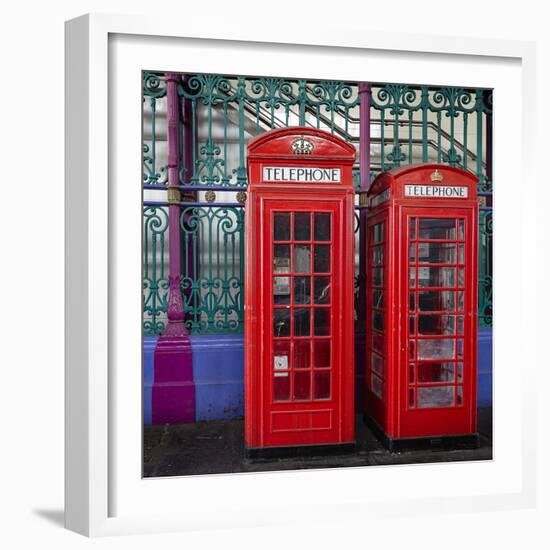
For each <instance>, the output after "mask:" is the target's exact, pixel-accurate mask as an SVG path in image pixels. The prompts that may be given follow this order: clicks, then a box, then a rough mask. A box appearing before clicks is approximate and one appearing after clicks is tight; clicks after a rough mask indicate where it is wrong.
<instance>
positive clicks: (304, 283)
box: [294, 277, 311, 304]
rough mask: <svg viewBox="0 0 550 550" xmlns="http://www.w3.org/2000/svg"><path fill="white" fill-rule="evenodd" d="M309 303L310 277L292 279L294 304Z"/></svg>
mask: <svg viewBox="0 0 550 550" xmlns="http://www.w3.org/2000/svg"><path fill="white" fill-rule="evenodd" d="M310 301H311V277H294V303H295V304H309V303H310Z"/></svg>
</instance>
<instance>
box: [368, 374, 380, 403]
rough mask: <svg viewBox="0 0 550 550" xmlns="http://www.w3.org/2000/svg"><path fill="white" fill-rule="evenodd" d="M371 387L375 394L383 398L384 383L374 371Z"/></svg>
mask: <svg viewBox="0 0 550 550" xmlns="http://www.w3.org/2000/svg"><path fill="white" fill-rule="evenodd" d="M370 385H371V388H372V392H373V393H374V395H376V396H377V397H378V398H379V399H382V389H383V383H382V380H380V378H378V376H376V375H375V374H374V373H373V374H372V375H371V384H370Z"/></svg>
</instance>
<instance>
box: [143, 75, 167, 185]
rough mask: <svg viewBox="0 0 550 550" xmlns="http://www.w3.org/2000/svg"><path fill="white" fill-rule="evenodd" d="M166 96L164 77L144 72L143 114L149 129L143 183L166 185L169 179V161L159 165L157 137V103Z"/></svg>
mask: <svg viewBox="0 0 550 550" xmlns="http://www.w3.org/2000/svg"><path fill="white" fill-rule="evenodd" d="M164 97H166V83H165V82H164V78H163V77H162V76H161V75H158V74H155V73H147V72H146V73H144V75H143V104H144V107H143V116H144V127H145V126H147V130H146V129H145V128H144V143H143V183H144V184H145V185H166V183H167V181H168V166H167V164H168V163H167V161H166V162H165V163H164V164H163V165H160V166H159V159H158V139H157V135H158V126H157V104H158V102H159V101H163V98H164ZM149 118H150V122H149ZM164 130H165V129H164ZM164 157H166V155H164Z"/></svg>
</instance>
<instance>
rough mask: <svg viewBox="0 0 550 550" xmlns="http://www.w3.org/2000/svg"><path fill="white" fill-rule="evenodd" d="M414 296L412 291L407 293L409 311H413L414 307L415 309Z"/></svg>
mask: <svg viewBox="0 0 550 550" xmlns="http://www.w3.org/2000/svg"><path fill="white" fill-rule="evenodd" d="M414 297H415V293H414V292H410V293H409V309H410V310H411V311H415V309H416V305H415V299H414Z"/></svg>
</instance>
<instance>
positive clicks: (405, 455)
mask: <svg viewBox="0 0 550 550" xmlns="http://www.w3.org/2000/svg"><path fill="white" fill-rule="evenodd" d="M243 427H244V424H243V420H220V421H209V422H197V423H196V424H166V425H160V426H145V429H144V461H143V475H144V477H160V476H181V475H197V474H218V473H235V472H265V471H271V470H302V469H306V468H340V467H345V466H374V465H387V464H415V463H427V462H455V461H463V460H491V459H492V411H491V409H480V410H479V411H478V431H479V434H480V444H481V445H480V447H479V448H478V449H455V450H444V449H438V448H434V449H428V450H421V451H420V450H417V451H403V452H399V453H390V452H389V451H387V450H386V449H385V448H384V447H383V446H382V444H381V443H380V442H379V441H378V440H377V439H376V437H375V436H374V435H373V434H372V432H371V431H370V430H369V429H368V428H367V427H366V426H365V424H364V423H363V421H362V419H361V417H359V416H358V417H357V421H356V440H357V450H356V451H355V452H353V453H346V454H340V455H333V456H316V457H307V458H296V457H293V458H280V459H271V460H255V461H250V460H247V459H245V457H244V443H243Z"/></svg>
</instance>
